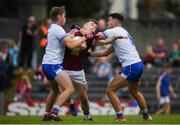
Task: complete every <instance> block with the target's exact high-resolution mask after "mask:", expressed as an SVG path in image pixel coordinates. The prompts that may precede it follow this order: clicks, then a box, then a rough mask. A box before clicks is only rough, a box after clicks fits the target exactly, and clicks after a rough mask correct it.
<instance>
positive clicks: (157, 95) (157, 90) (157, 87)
mask: <svg viewBox="0 0 180 125" xmlns="http://www.w3.org/2000/svg"><path fill="white" fill-rule="evenodd" d="M161 80H162V77H160V78H159V79H158V81H157V84H156V97H157V99H158V100H159V99H160V98H161V93H160V86H161Z"/></svg>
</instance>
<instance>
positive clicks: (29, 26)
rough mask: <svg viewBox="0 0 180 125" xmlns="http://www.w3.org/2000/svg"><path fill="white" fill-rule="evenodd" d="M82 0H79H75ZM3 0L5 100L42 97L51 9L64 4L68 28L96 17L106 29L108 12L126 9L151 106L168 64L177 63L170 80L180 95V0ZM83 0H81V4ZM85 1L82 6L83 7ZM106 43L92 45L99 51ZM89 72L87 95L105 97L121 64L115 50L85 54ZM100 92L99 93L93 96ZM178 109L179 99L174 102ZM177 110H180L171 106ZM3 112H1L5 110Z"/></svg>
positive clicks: (0, 50) (1, 89)
mask: <svg viewBox="0 0 180 125" xmlns="http://www.w3.org/2000/svg"><path fill="white" fill-rule="evenodd" d="M77 1H78V2H77ZM77 1H76V0H26V1H23V0H13V1H10V0H0V27H1V28H0V29H1V30H0V93H1V96H0V102H1V101H3V100H4V99H5V100H8V99H9V100H15V101H27V102H28V104H29V105H33V100H44V99H45V98H46V96H47V92H48V91H49V90H48V81H47V79H46V78H45V76H44V74H43V72H42V69H41V61H42V57H43V54H44V52H45V46H46V35H47V32H48V27H49V26H50V24H51V23H52V21H51V19H49V18H48V17H49V10H50V8H51V7H52V6H61V5H65V6H66V10H67V25H66V26H65V29H66V31H68V29H69V28H70V26H71V25H72V24H77V25H81V24H82V23H83V21H84V20H86V19H88V18H95V19H97V20H98V29H97V31H104V30H105V29H107V26H106V21H107V15H108V14H109V13H111V12H119V13H122V14H123V15H124V16H125V18H126V20H125V22H124V24H123V25H124V27H125V28H126V29H127V30H128V31H129V32H130V33H131V34H132V36H133V37H134V39H135V44H136V46H137V49H138V51H139V53H140V56H141V58H142V60H143V62H144V64H145V72H144V75H143V78H142V92H143V93H145V98H147V99H148V104H149V106H150V107H151V109H152V110H151V112H155V110H156V108H157V107H158V106H157V104H158V103H157V102H155V101H154V100H155V99H156V94H155V91H156V90H155V86H156V82H157V80H158V77H159V76H160V74H161V73H162V72H163V70H164V67H165V66H166V65H167V64H171V65H172V67H173V73H172V79H173V80H172V85H173V86H174V87H175V91H176V92H177V95H180V91H179V90H178V89H179V88H180V1H179V0H98V1H97V0H91V2H90V1H88V0H77ZM79 3H81V4H79ZM82 7H83V9H82ZM107 47H108V45H106V46H102V47H93V48H92V49H93V50H94V51H101V50H104V49H106V48H107ZM85 63H86V67H85V72H86V77H87V81H88V84H89V98H90V100H93V99H106V97H105V87H106V85H107V84H108V81H109V80H110V79H111V78H112V76H113V75H115V74H117V73H118V72H119V70H120V68H121V66H120V64H118V61H117V58H116V57H115V55H114V54H112V55H110V56H108V57H100V58H91V57H89V58H87V59H86V60H85ZM126 92H127V89H123V90H120V91H119V95H120V97H121V98H125V99H127V98H131V97H129V96H128V95H127V93H126ZM95 97H96V98H95ZM173 104H174V105H175V107H176V109H177V107H178V105H180V101H178V100H176V101H175V102H174V103H173ZM173 112H180V108H178V110H175V108H174V110H173ZM1 113H2V112H1Z"/></svg>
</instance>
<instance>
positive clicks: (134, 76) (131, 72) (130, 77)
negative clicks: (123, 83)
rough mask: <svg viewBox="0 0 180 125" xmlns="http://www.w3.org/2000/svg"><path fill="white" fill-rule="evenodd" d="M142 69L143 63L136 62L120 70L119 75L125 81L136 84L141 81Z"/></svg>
mask: <svg viewBox="0 0 180 125" xmlns="http://www.w3.org/2000/svg"><path fill="white" fill-rule="evenodd" d="M143 69H144V64H143V62H138V63H134V64H132V65H129V66H126V67H124V68H122V69H121V71H120V73H119V74H120V75H121V76H122V77H123V78H125V79H126V80H127V81H129V82H132V83H136V82H138V81H139V80H140V79H141V76H142V73H143Z"/></svg>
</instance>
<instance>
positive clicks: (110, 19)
mask: <svg viewBox="0 0 180 125" xmlns="http://www.w3.org/2000/svg"><path fill="white" fill-rule="evenodd" d="M107 25H108V28H113V26H114V19H113V18H112V17H109V19H108V22H107Z"/></svg>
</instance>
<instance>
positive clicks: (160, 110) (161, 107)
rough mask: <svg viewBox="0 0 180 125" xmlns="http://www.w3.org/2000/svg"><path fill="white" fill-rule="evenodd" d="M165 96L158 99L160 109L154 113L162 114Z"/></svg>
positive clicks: (164, 107)
mask: <svg viewBox="0 0 180 125" xmlns="http://www.w3.org/2000/svg"><path fill="white" fill-rule="evenodd" d="M165 103H166V102H165V98H164V97H161V98H160V100H159V104H160V109H159V110H158V111H157V112H156V115H159V114H162V113H164V112H165V109H166V106H165Z"/></svg>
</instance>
